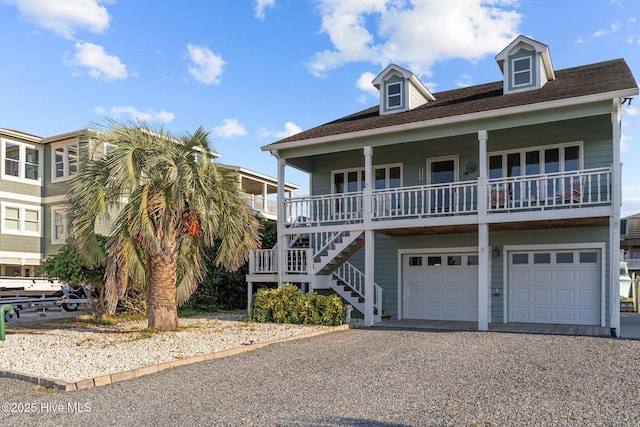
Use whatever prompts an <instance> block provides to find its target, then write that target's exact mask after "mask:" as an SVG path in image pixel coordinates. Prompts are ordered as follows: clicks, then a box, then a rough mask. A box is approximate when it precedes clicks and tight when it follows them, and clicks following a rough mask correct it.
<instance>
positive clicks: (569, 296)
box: [556, 289, 579, 303]
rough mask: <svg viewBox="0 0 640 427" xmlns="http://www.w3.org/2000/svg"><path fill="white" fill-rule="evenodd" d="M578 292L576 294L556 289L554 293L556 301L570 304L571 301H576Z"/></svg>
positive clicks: (571, 291) (570, 290)
mask: <svg viewBox="0 0 640 427" xmlns="http://www.w3.org/2000/svg"><path fill="white" fill-rule="evenodd" d="M578 294H579V292H576V291H575V290H574V289H558V290H557V291H556V301H557V302H561V303H572V302H573V301H577V300H578V297H577V296H576V295H578Z"/></svg>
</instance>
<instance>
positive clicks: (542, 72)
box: [496, 36, 556, 95]
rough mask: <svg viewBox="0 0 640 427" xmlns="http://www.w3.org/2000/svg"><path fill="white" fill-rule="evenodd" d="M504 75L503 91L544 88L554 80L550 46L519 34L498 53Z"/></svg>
mask: <svg viewBox="0 0 640 427" xmlns="http://www.w3.org/2000/svg"><path fill="white" fill-rule="evenodd" d="M496 61H498V66H499V67H500V70H502V74H503V76H504V84H503V93H504V94H505V95H506V94H509V93H516V92H523V91H527V90H536V89H540V88H542V87H543V86H544V85H545V84H546V83H547V82H549V81H551V80H554V79H555V78H556V77H555V73H554V72H553V65H552V64H551V56H550V55H549V47H548V46H547V45H545V44H543V43H540V42H538V41H535V40H533V39H530V38H529V37H525V36H518V37H516V39H515V40H514V41H512V42H511V43H509V46H507V47H506V48H504V49H503V50H502V52H500V53H499V54H497V55H496Z"/></svg>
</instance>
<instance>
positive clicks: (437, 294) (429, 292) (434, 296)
mask: <svg viewBox="0 0 640 427" xmlns="http://www.w3.org/2000/svg"><path fill="white" fill-rule="evenodd" d="M444 294H445V290H444V289H442V288H425V295H426V297H425V298H424V299H423V300H422V301H423V302H429V303H431V304H442V303H443V302H444V301H445V297H444Z"/></svg>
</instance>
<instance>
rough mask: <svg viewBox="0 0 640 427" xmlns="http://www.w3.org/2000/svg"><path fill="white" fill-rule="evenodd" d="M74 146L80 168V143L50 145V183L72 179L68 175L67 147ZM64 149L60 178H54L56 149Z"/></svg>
mask: <svg viewBox="0 0 640 427" xmlns="http://www.w3.org/2000/svg"><path fill="white" fill-rule="evenodd" d="M70 145H75V146H76V147H77V149H78V168H79V167H80V141H79V140H73V141H64V142H60V143H56V144H51V182H62V181H67V180H69V179H71V178H72V177H73V175H69V146H70ZM60 147H64V160H63V162H64V164H63V172H62V176H61V177H56V149H57V148H60Z"/></svg>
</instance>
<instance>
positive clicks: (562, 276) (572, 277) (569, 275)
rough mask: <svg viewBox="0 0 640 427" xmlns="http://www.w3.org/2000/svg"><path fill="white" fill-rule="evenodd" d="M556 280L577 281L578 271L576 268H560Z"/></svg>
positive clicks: (561, 281)
mask: <svg viewBox="0 0 640 427" xmlns="http://www.w3.org/2000/svg"><path fill="white" fill-rule="evenodd" d="M556 282H558V283H576V272H575V271H574V270H571V271H567V270H558V271H557V272H556Z"/></svg>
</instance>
